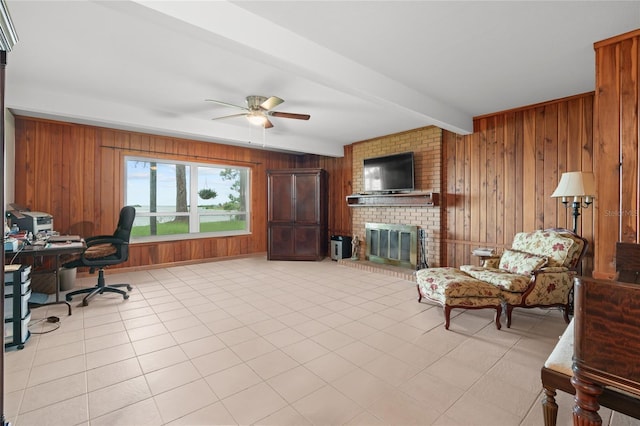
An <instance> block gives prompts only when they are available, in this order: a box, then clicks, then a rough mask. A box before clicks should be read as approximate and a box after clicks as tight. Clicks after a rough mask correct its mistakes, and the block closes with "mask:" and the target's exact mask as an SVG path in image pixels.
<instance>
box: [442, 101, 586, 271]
mask: <svg viewBox="0 0 640 426" xmlns="http://www.w3.org/2000/svg"><path fill="white" fill-rule="evenodd" d="M592 118H593V93H587V94H583V95H579V96H574V97H570V98H565V99H561V100H557V101H552V102H547V103H543V104H537V105H533V106H530V107H525V108H521V109H517V110H510V111H505V112H499V113H496V114H492V115H487V116H482V117H477V118H475V119H474V133H473V134H471V135H467V136H461V135H456V134H453V133H451V132H447V131H445V132H444V134H443V149H442V152H443V185H442V192H443V196H442V202H443V209H444V211H443V221H442V226H443V250H444V251H445V253H441V259H442V262H443V265H448V266H459V265H461V264H469V263H471V264H473V263H477V262H478V260H477V259H475V258H473V257H472V256H471V251H472V250H473V248H475V247H479V246H482V247H493V248H497V249H498V250H502V249H504V248H505V247H509V246H510V245H511V241H512V240H513V236H514V235H515V234H516V233H517V232H521V231H532V230H535V229H543V228H551V227H563V228H568V229H571V228H573V217H572V216H571V212H570V211H569V210H567V209H565V207H564V206H563V205H562V203H560V201H558V199H555V198H551V197H550V196H551V193H552V192H553V191H554V190H555V188H556V186H557V184H558V181H559V179H560V176H561V175H562V173H563V172H566V171H578V170H583V171H592V170H593V138H592V135H593V131H592V127H593V126H592ZM593 212H594V210H593V208H588V209H582V210H581V216H580V221H579V225H578V233H579V234H581V235H582V236H584V237H585V238H587V240H589V241H590V242H593V236H594V225H593V214H594V213H593ZM592 260H593V259H592V257H591V256H589V255H588V256H587V259H586V260H585V263H584V264H583V270H584V271H587V270H590V268H591V267H592Z"/></svg>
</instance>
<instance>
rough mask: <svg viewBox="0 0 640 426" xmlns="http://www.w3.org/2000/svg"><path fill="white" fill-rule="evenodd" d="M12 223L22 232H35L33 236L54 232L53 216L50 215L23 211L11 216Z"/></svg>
mask: <svg viewBox="0 0 640 426" xmlns="http://www.w3.org/2000/svg"><path fill="white" fill-rule="evenodd" d="M18 216H22V217H18ZM11 223H12V224H14V223H15V224H16V225H18V228H20V230H21V231H27V232H33V235H36V234H37V233H38V232H44V233H51V232H53V216H51V215H50V214H49V213H42V212H31V211H21V212H19V213H18V214H15V215H14V214H12V215H11Z"/></svg>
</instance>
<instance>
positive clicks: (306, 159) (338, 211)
mask: <svg viewBox="0 0 640 426" xmlns="http://www.w3.org/2000/svg"><path fill="white" fill-rule="evenodd" d="M352 158H353V146H352V145H348V146H345V147H344V157H340V158H334V157H324V156H318V155H305V156H303V158H302V161H301V162H300V163H299V164H298V167H308V168H321V169H324V170H326V171H327V174H328V176H329V182H328V187H329V236H331V235H352V234H353V232H352V224H351V209H350V208H349V207H348V206H347V202H346V197H347V195H351V194H353V187H352V175H353V170H352V169H353V167H352V164H351V163H352Z"/></svg>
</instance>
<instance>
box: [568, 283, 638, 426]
mask: <svg viewBox="0 0 640 426" xmlns="http://www.w3.org/2000/svg"><path fill="white" fill-rule="evenodd" d="M575 296H576V299H575V301H576V305H575V306H576V310H575V347H574V357H573V378H572V379H571V384H572V385H573V387H574V388H575V390H576V397H575V402H576V405H575V407H574V409H573V424H574V425H584V426H596V425H601V424H602V418H601V417H600V415H599V414H598V409H599V408H600V405H599V398H600V396H601V395H602V393H603V390H604V387H605V386H608V387H611V388H615V389H619V390H621V391H623V392H626V393H627V394H629V395H632V396H634V397H635V398H636V399H635V404H633V402H634V400H633V398H632V405H633V406H635V411H634V410H627V409H625V408H624V407H620V408H616V410H617V411H620V412H622V413H625V414H627V413H628V414H629V415H633V416H634V417H637V415H638V410H637V407H638V405H640V362H638V360H640V339H639V338H638V337H639V336H640V285H637V284H627V283H623V282H619V281H605V280H596V279H593V278H587V277H578V278H576V279H575ZM631 408H633V407H631Z"/></svg>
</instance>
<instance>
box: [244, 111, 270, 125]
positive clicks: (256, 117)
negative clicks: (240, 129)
mask: <svg viewBox="0 0 640 426" xmlns="http://www.w3.org/2000/svg"><path fill="white" fill-rule="evenodd" d="M247 120H249V123H251V124H253V125H255V126H262V127H264V125H265V124H267V117H265V115H264V114H262V113H261V112H259V111H251V112H250V113H249V114H247Z"/></svg>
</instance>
